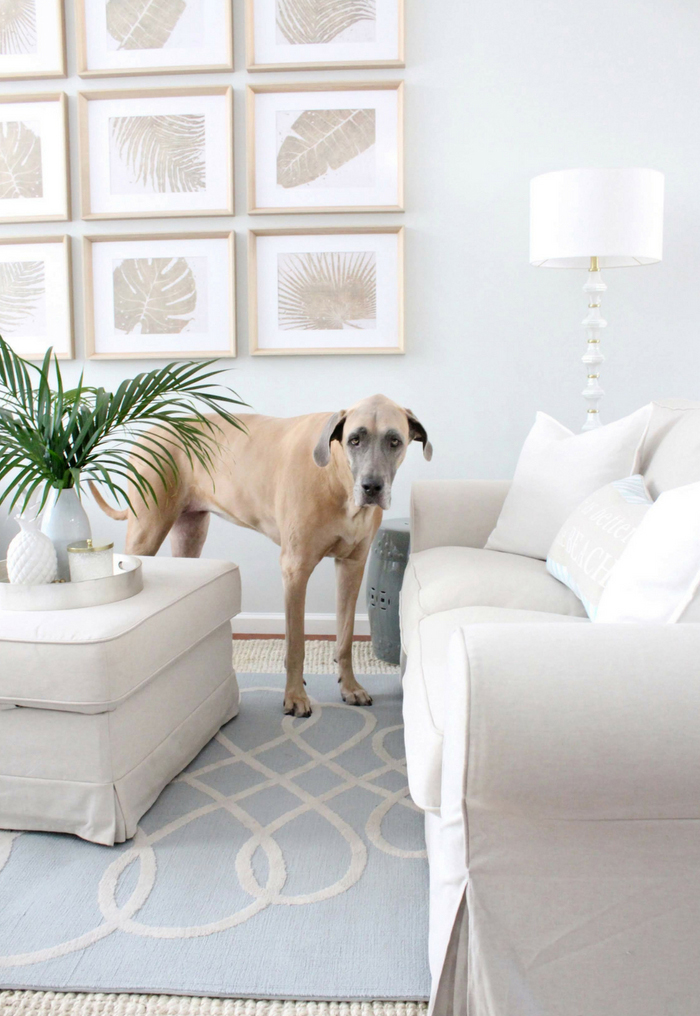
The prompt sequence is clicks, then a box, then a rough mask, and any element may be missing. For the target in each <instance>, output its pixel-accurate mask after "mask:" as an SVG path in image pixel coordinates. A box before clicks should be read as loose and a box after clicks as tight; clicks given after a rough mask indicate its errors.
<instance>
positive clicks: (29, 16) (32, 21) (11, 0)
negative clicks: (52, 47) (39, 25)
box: [0, 0, 36, 56]
mask: <svg viewBox="0 0 700 1016" xmlns="http://www.w3.org/2000/svg"><path fill="white" fill-rule="evenodd" d="M0 53H2V54H3V55H7V56H9V55H10V54H16V53H36V0H0Z"/></svg>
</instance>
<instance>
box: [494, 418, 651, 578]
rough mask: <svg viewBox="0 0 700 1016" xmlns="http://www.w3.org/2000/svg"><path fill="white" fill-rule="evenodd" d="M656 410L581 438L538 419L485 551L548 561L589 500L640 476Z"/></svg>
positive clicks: (553, 421)
mask: <svg viewBox="0 0 700 1016" xmlns="http://www.w3.org/2000/svg"><path fill="white" fill-rule="evenodd" d="M651 408H652V407H651V403H650V404H649V405H648V406H643V407H642V409H638V410H637V412H636V413H632V414H631V416H625V417H624V418H623V419H622V420H616V421H615V423H608V424H607V425H606V426H605V427H598V428H597V429H596V430H587V431H584V432H583V433H581V434H574V433H573V432H572V431H570V430H569V429H568V428H567V427H563V426H562V425H561V424H560V423H557V421H556V420H553V419H552V417H551V416H547V414H546V413H538V414H537V417H536V419H535V425H534V427H533V428H532V430H531V431H530V433H529V434H528V436H527V438H526V439H525V444H524V445H523V450H522V451H521V453H520V458H519V459H518V464H517V466H516V468H515V476H514V478H513V483H512V484H511V487H510V490H509V491H508V495H507V497H506V499H505V502H504V504H503V509H502V510H501V514H500V515H499V517H498V522H497V523H496V528H495V529H494V531H493V532H492V533H491V535H490V536H489V538H488V542H487V544H486V549H487V550H504V551H507V552H508V553H510V554H524V555H525V556H526V557H538V558H540V559H541V560H543V561H544V559H545V558H546V557H547V552H548V551H549V548H550V547H551V545H552V541H553V540H554V537H555V536H556V535H557V533H558V532H559V530H560V529H561V527H562V526H563V524H564V522H565V521H566V519H567V518H568V516H569V515H570V514H571V512H572V511H573V510H574V508H576V507H577V505H579V504H580V503H581V502H582V501H583V499H584V498H585V497H588V495H589V494H592V493H593V492H594V491H595V490H599V489H600V488H601V487H604V486H605V485H606V484H607V483H612V481H613V480H618V479H619V478H620V477H621V476H631V475H632V473H636V472H638V459H639V452H640V449H641V445H642V442H643V440H644V435H645V434H646V430H647V427H648V426H649V419H650V417H651Z"/></svg>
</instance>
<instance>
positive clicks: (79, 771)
mask: <svg viewBox="0 0 700 1016" xmlns="http://www.w3.org/2000/svg"><path fill="white" fill-rule="evenodd" d="M143 583H144V587H143V591H142V592H140V593H138V594H137V595H136V596H132V597H131V598H130V599H128V600H122V601H120V602H119V603H110V604H106V605H104V606H99V607H87V608H80V609H76V610H55V611H27V612H20V611H1V610H0V829H12V830H44V831H51V832H61V833H75V834H76V835H77V836H82V837H83V838H84V839H86V840H92V841H93V842H95V843H104V844H110V845H111V844H113V843H121V842H122V841H123V840H126V839H129V838H130V837H132V836H133V835H134V833H135V831H136V825H137V823H138V821H139V819H140V818H141V816H142V815H143V814H144V812H145V811H147V810H148V808H150V807H151V805H152V804H153V802H154V801H155V800H156V798H157V797H158V795H159V794H160V792H161V790H162V789H163V788H164V787H165V786H166V785H167V784H168V783H169V782H170V780H172V779H173V777H174V776H176V775H177V774H178V773H179V772H180V771H181V770H182V769H183V768H184V767H185V766H186V765H187V764H188V763H189V762H191V761H192V759H193V758H194V757H195V755H196V754H197V753H198V752H199V751H200V750H201V749H202V748H203V747H204V745H205V744H206V743H207V741H209V740H210V739H211V738H212V737H213V736H214V734H216V732H217V731H218V730H219V728H220V727H221V726H222V724H224V723H226V722H227V721H228V720H230V719H231V718H232V717H233V716H235V715H236V713H237V712H238V700H239V692H238V683H237V681H236V675H235V672H234V670H233V663H232V658H233V654H232V643H231V623H230V619H231V618H232V617H233V616H234V615H235V614H237V613H238V611H239V609H240V601H241V586H240V577H239V572H238V568H237V567H236V566H235V565H233V564H230V563H229V562H226V561H207V560H191V559H184V558H144V559H143Z"/></svg>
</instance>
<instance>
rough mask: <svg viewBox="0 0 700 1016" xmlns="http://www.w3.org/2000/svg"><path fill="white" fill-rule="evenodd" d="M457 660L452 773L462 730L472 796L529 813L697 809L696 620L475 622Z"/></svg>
mask: <svg viewBox="0 0 700 1016" xmlns="http://www.w3.org/2000/svg"><path fill="white" fill-rule="evenodd" d="M449 656H450V663H449V667H450V676H449V689H448V699H447V702H446V706H445V716H446V717H447V718H448V723H447V724H446V729H445V756H444V758H443V772H445V771H446V772H447V773H448V782H449V774H450V772H451V771H452V774H453V775H454V769H453V768H452V767H453V766H454V764H455V762H456V761H457V759H456V757H455V755H454V752H455V751H456V753H457V756H458V757H459V758H461V759H462V760H463V761H464V760H465V756H464V749H463V742H464V739H465V735H466V737H467V740H469V741H470V742H471V751H472V757H473V758H477V759H478V764H477V765H475V766H472V765H471V764H469V765H466V766H462V768H463V769H464V772H463V774H462V775H463V777H464V780H465V782H464V784H463V790H464V793H465V794H466V797H467V800H468V801H469V800H474V801H478V802H479V805H480V806H481V805H483V806H486V807H488V808H494V809H503V810H505V811H507V812H509V813H510V814H516V813H517V814H527V815H528V816H529V817H530V818H534V817H535V816H540V817H543V818H548V819H565V820H587V819H594V818H595V819H649V820H654V819H670V818H684V819H688V818H700V624H697V625H696V624H676V625H633V624H620V625H617V624H615V625H613V624H611V625H604V624H601V625H596V624H586V625H578V624H572V625H568V624H563V625H549V624H548V625H539V624H509V625H470V626H468V627H464V628H461V629H459V630H458V631H457V632H455V634H454V636H453V640H452V644H451V646H450V653H449ZM465 677H466V679H467V681H466V683H467V685H468V701H467V700H466V699H465V698H464V695H465ZM457 713H461V716H460V717H459V718H457V716H456V715H455V714H457ZM459 742H462V746H461V747H460V744H459ZM460 765H461V763H460ZM453 789H454V784H453ZM451 796H452V795H451ZM444 800H445V798H444V796H443V801H444Z"/></svg>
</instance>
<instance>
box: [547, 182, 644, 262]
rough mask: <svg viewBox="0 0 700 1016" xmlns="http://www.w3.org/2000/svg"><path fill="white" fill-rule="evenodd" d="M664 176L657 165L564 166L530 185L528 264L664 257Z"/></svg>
mask: <svg viewBox="0 0 700 1016" xmlns="http://www.w3.org/2000/svg"><path fill="white" fill-rule="evenodd" d="M663 208H664V175H663V173H659V172H658V170H655V169H565V170H561V171H559V172H554V173H543V174H542V175H541V176H536V177H535V178H534V180H532V181H531V184H530V264H531V265H535V266H536V267H538V268H588V267H589V265H590V261H591V258H592V257H597V258H598V266H599V267H600V268H624V267H632V266H634V265H651V264H654V263H655V262H657V261H661V255H662V242H663Z"/></svg>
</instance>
